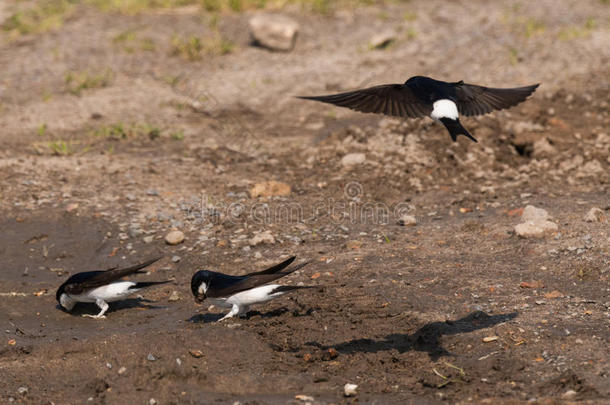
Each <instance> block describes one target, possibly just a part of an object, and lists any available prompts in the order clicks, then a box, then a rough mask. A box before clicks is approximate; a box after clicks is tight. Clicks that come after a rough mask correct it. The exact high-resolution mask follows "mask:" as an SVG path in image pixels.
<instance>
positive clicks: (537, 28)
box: [523, 18, 546, 38]
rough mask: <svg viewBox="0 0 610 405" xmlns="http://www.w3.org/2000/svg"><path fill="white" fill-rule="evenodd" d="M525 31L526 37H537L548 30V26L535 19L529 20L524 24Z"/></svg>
mask: <svg viewBox="0 0 610 405" xmlns="http://www.w3.org/2000/svg"><path fill="white" fill-rule="evenodd" d="M523 25H524V29H525V37H526V38H531V37H533V36H535V35H539V34H542V33H543V32H544V31H545V30H546V25H545V24H544V23H543V22H542V21H539V20H536V19H534V18H528V19H526V20H525V22H524V23H523Z"/></svg>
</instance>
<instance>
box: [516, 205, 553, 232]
mask: <svg viewBox="0 0 610 405" xmlns="http://www.w3.org/2000/svg"><path fill="white" fill-rule="evenodd" d="M548 218H549V213H548V211H547V210H545V209H543V208H537V207H534V206H533V205H528V206H526V207H525V209H524V210H523V214H522V215H521V220H522V221H523V222H522V223H520V224H519V225H517V226H515V232H516V233H517V235H518V236H520V237H522V238H542V237H544V236H546V235H549V234H551V233H553V232H555V231H557V229H558V227H557V224H556V223H554V222H551V221H549V220H548Z"/></svg>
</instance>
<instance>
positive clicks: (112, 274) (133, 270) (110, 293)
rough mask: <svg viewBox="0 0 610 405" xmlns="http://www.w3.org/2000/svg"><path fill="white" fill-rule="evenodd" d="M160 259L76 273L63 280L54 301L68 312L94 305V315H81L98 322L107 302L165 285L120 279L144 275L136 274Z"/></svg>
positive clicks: (159, 282) (102, 315)
mask: <svg viewBox="0 0 610 405" xmlns="http://www.w3.org/2000/svg"><path fill="white" fill-rule="evenodd" d="M159 259H161V257H157V258H155V259H152V260H148V261H146V262H144V263H141V264H136V265H135V266H131V267H127V268H124V269H117V268H116V267H115V268H111V269H108V270H96V271H86V272H82V273H76V274H74V275H72V276H71V277H70V278H68V279H67V280H66V282H65V283H63V284H62V285H61V286H60V287H59V288H58V289H57V293H56V294H55V298H56V299H57V302H58V303H59V305H60V306H61V307H62V308H63V309H65V310H66V311H71V310H72V309H73V308H74V306H75V305H76V304H77V303H79V302H94V303H95V304H96V305H97V306H98V307H99V308H100V310H101V311H100V312H99V313H98V314H97V315H88V314H86V315H83V316H84V317H89V318H95V319H101V318H105V315H104V314H105V313H106V311H107V310H108V308H109V305H108V303H109V302H114V301H119V300H122V299H124V298H127V297H128V296H129V295H131V294H133V293H135V292H136V291H139V290H140V289H142V288H145V287H150V286H153V285H157V284H165V283H169V282H170V281H171V280H168V281H143V282H135V281H125V280H121V278H123V277H125V276H129V275H131V274H140V273H144V272H143V271H140V270H141V269H143V268H144V267H148V266H150V265H151V264H153V263H154V262H156V261H158V260H159Z"/></svg>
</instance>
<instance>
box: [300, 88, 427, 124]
mask: <svg viewBox="0 0 610 405" xmlns="http://www.w3.org/2000/svg"><path fill="white" fill-rule="evenodd" d="M299 98H302V99H305V100H316V101H322V102H323V103H330V104H334V105H338V106H341V107H347V108H351V109H352V110H356V111H361V112H365V113H377V114H385V115H394V116H396V117H406V118H419V117H424V116H427V115H430V113H431V112H432V105H428V104H427V103H425V102H423V101H421V100H420V99H418V98H417V97H416V96H415V94H413V92H412V91H411V89H410V88H409V86H407V85H404V84H384V85H381V86H374V87H369V88H366V89H362V90H355V91H349V92H347V93H339V94H332V95H329V96H317V97H299Z"/></svg>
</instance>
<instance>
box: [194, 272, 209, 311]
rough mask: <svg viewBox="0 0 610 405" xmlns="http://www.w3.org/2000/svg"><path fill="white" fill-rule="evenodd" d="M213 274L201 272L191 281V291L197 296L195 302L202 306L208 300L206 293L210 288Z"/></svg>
mask: <svg viewBox="0 0 610 405" xmlns="http://www.w3.org/2000/svg"><path fill="white" fill-rule="evenodd" d="M211 279H212V273H210V272H209V271H207V270H199V271H198V272H197V273H195V274H193V278H192V279H191V291H192V292H193V295H194V296H195V302H196V303H198V304H201V303H202V302H203V301H204V300H205V299H206V292H207V291H208V288H209V287H210V281H211Z"/></svg>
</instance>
